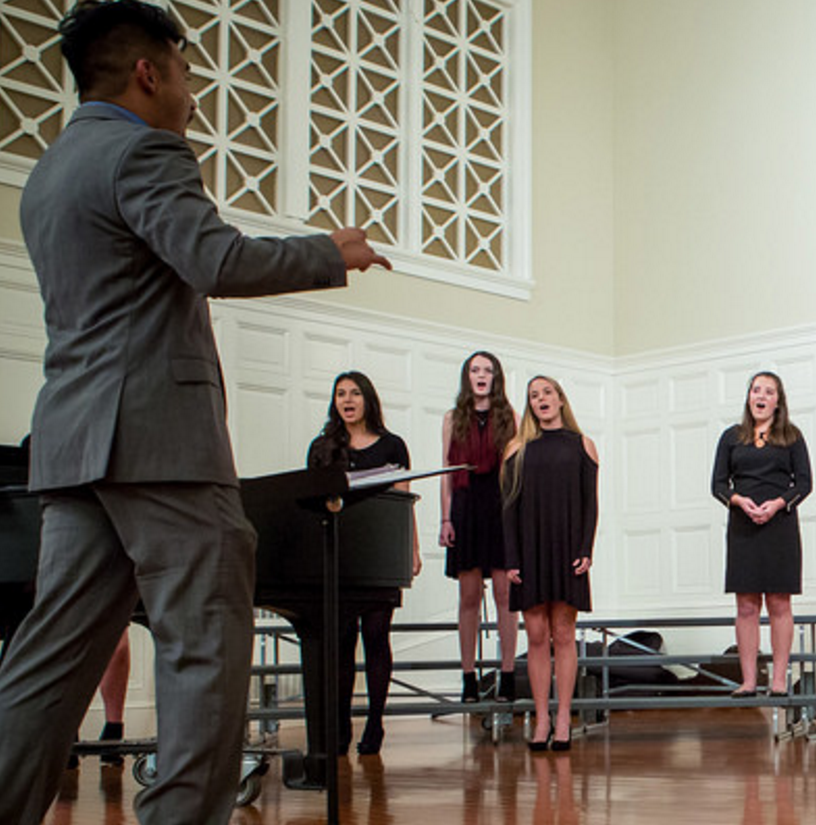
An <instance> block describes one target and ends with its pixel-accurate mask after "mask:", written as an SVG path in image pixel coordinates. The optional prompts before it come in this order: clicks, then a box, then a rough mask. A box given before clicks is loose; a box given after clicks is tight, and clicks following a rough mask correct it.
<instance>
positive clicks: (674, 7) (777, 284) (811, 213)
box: [615, 0, 816, 355]
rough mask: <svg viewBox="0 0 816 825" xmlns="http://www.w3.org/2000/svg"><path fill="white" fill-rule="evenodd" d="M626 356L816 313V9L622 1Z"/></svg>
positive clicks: (619, 191) (619, 261)
mask: <svg viewBox="0 0 816 825" xmlns="http://www.w3.org/2000/svg"><path fill="white" fill-rule="evenodd" d="M617 9H618V13H617V21H616V23H617V30H616V57H615V70H616V87H615V88H616V95H615V115H616V144H615V247H616V256H615V258H616V260H615V297H616V304H615V353H616V354H617V355H626V354H635V353H639V352H643V351H645V350H651V349H655V348H662V347H670V346H676V345H684V344H688V343H693V342H698V341H707V340H716V339H720V338H724V337H730V336H734V335H743V334H750V333H752V332H756V331H768V330H779V329H784V328H786V327H788V326H792V325H799V324H809V323H813V322H814V321H816V3H814V2H813V0H774V2H767V0H660V2H655V0H618V2H617Z"/></svg>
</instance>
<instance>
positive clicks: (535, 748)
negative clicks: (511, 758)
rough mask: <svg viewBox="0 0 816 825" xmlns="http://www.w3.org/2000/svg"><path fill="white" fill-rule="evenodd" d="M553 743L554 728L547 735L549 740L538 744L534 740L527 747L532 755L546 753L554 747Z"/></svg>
mask: <svg viewBox="0 0 816 825" xmlns="http://www.w3.org/2000/svg"><path fill="white" fill-rule="evenodd" d="M554 744H555V743H554V742H553V732H552V728H550V732H549V733H548V734H547V738H546V739H545V740H544V741H543V742H542V741H538V742H536V741H535V740H534V739H530V740H529V741H528V742H527V747H528V748H529V749H530V752H531V753H543V752H544V751H548V750H550V748H551V747H552V746H553V745H554Z"/></svg>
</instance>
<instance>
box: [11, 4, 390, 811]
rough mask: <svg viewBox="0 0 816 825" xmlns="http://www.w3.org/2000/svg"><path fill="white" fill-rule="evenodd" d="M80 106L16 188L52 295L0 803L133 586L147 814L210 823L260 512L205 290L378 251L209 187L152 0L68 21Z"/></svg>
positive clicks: (233, 776)
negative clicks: (36, 549) (141, 648)
mask: <svg viewBox="0 0 816 825" xmlns="http://www.w3.org/2000/svg"><path fill="white" fill-rule="evenodd" d="M60 32H61V34H62V38H63V39H62V49H63V54H64V55H65V57H66V59H67V60H68V63H69V66H70V68H71V71H72V73H73V75H74V77H75V79H76V82H77V86H78V88H79V94H80V100H81V103H82V105H81V106H80V108H79V109H78V110H77V112H76V113H75V115H74V117H73V118H72V119H71V121H70V123H69V124H68V126H67V127H66V129H65V130H64V132H63V133H62V134H61V135H60V136H59V138H57V140H56V141H55V142H54V143H53V145H52V146H51V147H50V148H49V149H48V151H46V152H45V154H44V155H43V157H42V159H41V160H40V161H39V163H38V164H37V166H36V168H35V169H34V171H33V172H32V174H31V176H30V179H29V182H28V185H27V186H26V189H25V192H24V194H23V199H22V206H21V218H22V225H23V232H24V235H25V240H26V244H27V246H28V249H29V253H30V255H31V259H32V261H33V263H34V268H35V270H36V273H37V278H38V280H39V283H40V288H41V292H42V296H43V300H44V303H45V321H46V326H47V332H48V347H47V351H46V355H45V379H46V380H45V384H44V386H43V388H42V391H41V392H40V395H39V398H38V400H37V405H36V409H35V412H34V419H33V427H32V439H31V447H32V457H31V476H30V478H31V481H30V484H31V489H32V490H36V491H39V492H40V493H41V497H42V515H43V524H42V543H41V553H40V567H39V572H38V577H37V597H36V603H35V605H34V608H33V610H32V611H31V613H30V614H29V615H28V617H27V619H26V620H25V622H24V623H23V625H22V626H21V628H20V630H19V632H18V634H17V635H16V637H15V638H14V641H13V643H12V644H11V646H10V649H9V652H8V655H7V657H6V659H5V662H4V664H3V667H2V669H0V789H2V790H1V791H0V825H12V824H13V825H39V823H40V822H41V821H42V818H43V816H44V815H45V812H46V810H47V808H48V806H49V804H50V802H51V800H52V799H53V797H54V795H55V794H56V791H57V788H58V785H59V780H60V776H61V773H62V771H63V769H64V767H65V764H66V760H67V758H68V754H69V751H70V749H71V744H72V739H73V737H74V734H75V732H76V730H77V727H78V725H79V723H80V721H81V719H82V716H83V714H84V713H85V710H86V708H87V706H88V704H89V702H90V700H91V698H92V696H93V693H94V690H95V688H96V686H97V684H98V682H99V679H100V677H101V676H102V673H103V671H104V670H105V666H106V664H107V662H108V659H109V658H110V656H111V654H112V652H113V650H114V648H115V647H116V643H117V641H118V639H119V637H120V636H121V634H122V631H123V629H124V628H125V626H126V625H127V623H128V620H129V619H130V616H131V613H132V611H133V608H134V607H135V606H136V603H137V601H138V600H139V599H140V598H141V600H142V601H143V603H144V606H145V609H146V611H147V615H148V618H149V621H150V629H151V632H152V634H153V638H154V641H155V648H156V703H157V710H158V722H157V724H158V741H159V750H158V779H157V781H156V783H155V784H154V785H152V786H150V787H149V788H146V789H145V790H143V791H142V792H141V793H140V795H139V797H138V798H137V802H136V811H137V815H138V818H139V821H140V822H141V823H143V825H223V824H224V823H227V822H228V820H229V818H230V811H231V810H232V807H233V804H234V801H235V795H236V791H237V788H238V779H239V767H240V758H241V745H242V736H243V726H244V713H245V706H246V696H247V686H248V680H249V666H250V661H251V650H252V596H253V585H254V554H255V534H254V531H253V529H252V527H251V526H250V524H249V523H248V522H247V520H246V518H245V516H244V513H243V510H242V507H241V503H240V498H239V493H238V482H237V479H236V474H235V469H234V465H233V457H232V452H231V448H230V443H229V437H228V434H227V428H226V421H225V402H224V387H223V383H222V376H221V370H220V366H219V360H218V355H217V352H216V347H215V343H214V339H213V333H212V329H211V322H210V315H209V309H208V304H207V296H213V297H235V296H255V295H269V294H273V293H281V292H292V291H295V290H307V289H316V288H323V287H334V286H342V285H344V284H345V279H346V271H347V270H348V269H353V268H358V269H365V268H367V267H368V266H370V265H371V264H380V265H384V266H388V267H389V268H390V265H389V263H388V261H387V260H386V259H385V258H382V257H380V256H379V255H376V254H375V253H374V251H373V250H372V249H371V247H369V245H368V244H367V242H366V240H365V234H364V233H363V232H362V231H361V230H358V229H344V230H339V231H337V232H335V233H334V234H333V235H323V236H313V237H306V238H298V239H288V240H279V239H274V238H259V239H250V238H247V237H245V236H244V235H242V234H241V233H240V232H239V231H238V230H236V229H235V228H233V227H231V226H228V225H227V224H225V223H224V222H223V221H222V220H221V219H220V218H219V216H218V214H217V212H216V210H215V208H214V206H213V204H212V202H211V201H210V200H209V199H208V198H207V197H206V195H205V193H204V191H203V187H202V182H201V176H200V172H199V167H198V163H197V161H196V158H195V156H194V154H193V152H192V151H191V149H190V147H189V146H188V144H187V143H186V141H185V140H184V134H185V130H186V127H187V124H188V123H189V121H190V119H191V118H192V116H193V113H194V111H195V103H194V101H193V98H192V95H191V93H190V91H189V88H188V80H187V76H188V65H187V63H186V61H185V59H184V57H183V56H182V51H181V47H183V45H184V40H183V37H182V35H181V33H180V31H179V29H178V28H177V27H176V25H175V23H174V22H173V21H172V20H171V19H170V18H169V17H168V16H167V15H166V13H165V12H163V11H161V10H160V9H158V8H157V7H154V6H150V5H145V4H142V3H140V2H137V0H122V2H101V3H97V2H85V3H82V4H80V5H78V6H77V7H75V8H74V10H73V11H72V12H71V13H70V14H69V15H68V16H67V17H66V18H65V19H64V20H63V21H62V23H61V25H60Z"/></svg>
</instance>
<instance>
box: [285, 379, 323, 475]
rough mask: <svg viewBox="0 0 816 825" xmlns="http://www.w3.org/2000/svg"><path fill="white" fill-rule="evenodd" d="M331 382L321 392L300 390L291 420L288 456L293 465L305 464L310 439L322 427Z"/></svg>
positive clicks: (315, 435) (314, 436)
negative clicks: (290, 440) (290, 441)
mask: <svg viewBox="0 0 816 825" xmlns="http://www.w3.org/2000/svg"><path fill="white" fill-rule="evenodd" d="M331 387H332V385H331V384H327V385H326V388H325V391H322V392H302V393H301V394H300V397H299V399H298V401H297V404H296V405H295V406H296V409H297V411H296V412H295V414H294V420H293V421H292V444H291V445H290V446H291V449H290V453H289V458H290V461H291V462H292V465H291V466H293V467H299V466H305V465H306V453H307V452H308V449H309V444H311V443H312V439H313V438H316V437H317V435H318V433H319V432H320V431H321V430H322V429H323V425H324V424H325V423H326V419H327V416H328V412H329V402H330V399H331Z"/></svg>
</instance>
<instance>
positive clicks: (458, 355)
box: [416, 347, 470, 407]
mask: <svg viewBox="0 0 816 825" xmlns="http://www.w3.org/2000/svg"><path fill="white" fill-rule="evenodd" d="M469 355H470V352H468V351H467V350H464V349H462V350H454V349H441V348H430V347H422V349H420V351H419V353H418V354H417V356H416V358H417V370H418V375H419V376H420V377H421V381H422V386H423V387H424V388H425V390H426V391H429V392H433V393H440V394H441V395H442V397H444V398H449V399H450V401H449V403H448V407H451V406H453V403H454V401H455V400H456V395H457V393H458V392H459V375H460V373H461V371H462V363H463V362H464V360H465V359H466V358H467V357H468V356H469Z"/></svg>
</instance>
